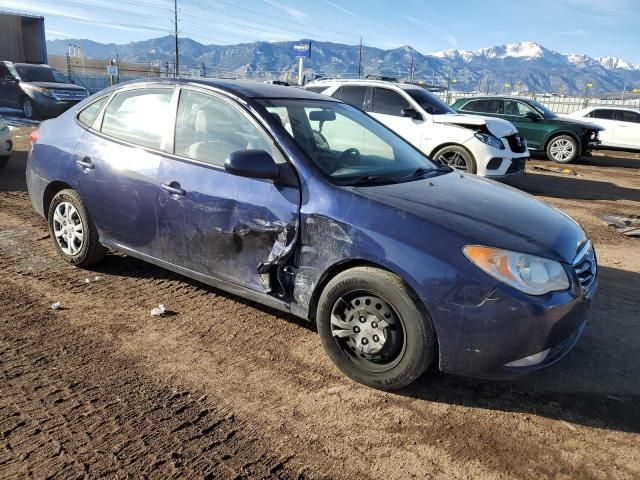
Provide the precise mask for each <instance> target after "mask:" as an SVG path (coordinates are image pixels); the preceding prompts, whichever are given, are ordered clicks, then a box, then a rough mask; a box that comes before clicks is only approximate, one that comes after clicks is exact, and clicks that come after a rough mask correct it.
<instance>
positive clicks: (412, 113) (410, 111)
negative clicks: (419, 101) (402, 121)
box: [400, 107, 422, 120]
mask: <svg viewBox="0 0 640 480" xmlns="http://www.w3.org/2000/svg"><path fill="white" fill-rule="evenodd" d="M400 116H402V117H409V118H415V119H416V120H422V115H420V113H419V112H418V111H417V110H416V109H415V108H412V107H409V108H403V109H402V110H400Z"/></svg>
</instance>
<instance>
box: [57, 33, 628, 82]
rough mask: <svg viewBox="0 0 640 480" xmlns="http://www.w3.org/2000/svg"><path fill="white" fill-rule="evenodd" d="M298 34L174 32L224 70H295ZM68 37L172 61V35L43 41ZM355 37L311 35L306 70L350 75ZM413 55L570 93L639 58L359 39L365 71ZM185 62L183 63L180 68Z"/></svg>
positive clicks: (189, 55) (389, 72) (400, 71)
mask: <svg viewBox="0 0 640 480" xmlns="http://www.w3.org/2000/svg"><path fill="white" fill-rule="evenodd" d="M302 41H308V40H299V41H296V42H275V43H269V42H254V43H245V44H238V45H203V44H200V43H198V42H196V41H194V40H191V39H189V38H181V39H180V46H181V48H180V63H181V65H182V66H183V68H185V69H188V68H189V65H191V66H198V67H200V66H202V65H203V64H204V65H205V68H206V70H207V72H211V71H216V70H217V71H218V72H221V74H224V75H225V76H238V77H244V76H258V77H260V76H265V77H267V76H269V75H278V74H279V75H281V76H283V77H285V78H286V77H287V75H288V76H289V78H294V77H295V72H296V70H297V62H296V59H295V57H294V50H293V45H294V44H296V43H300V42H302ZM69 43H72V44H75V45H78V46H80V47H81V48H82V50H83V52H85V54H86V55H87V56H88V57H91V58H100V59H106V58H113V57H115V54H116V53H117V54H118V55H119V58H120V60H121V61H124V62H162V63H164V62H172V61H173V49H174V40H173V37H170V36H167V37H161V38H156V39H151V40H146V41H142V42H133V43H128V44H124V45H116V44H100V43H96V42H91V41H89V40H77V39H72V40H53V41H48V42H47V50H48V52H49V53H50V54H58V55H64V54H65V52H66V49H67V45H68V44H69ZM358 54H359V46H358V45H345V44H340V43H332V42H316V41H313V44H312V52H311V58H310V59H308V60H307V61H306V62H305V67H306V69H307V75H311V76H313V75H326V76H337V75H341V76H354V75H355V74H356V72H357V68H358ZM412 61H413V72H414V79H416V80H418V79H421V80H424V81H425V82H427V83H436V84H440V85H442V84H447V83H448V82H451V81H455V82H454V83H455V88H456V89H459V90H480V91H487V92H503V91H507V90H508V91H510V90H511V89H518V90H520V91H521V92H526V91H536V92H557V93H566V94H576V93H579V92H582V91H584V89H585V86H586V85H587V84H591V92H593V93H604V92H610V91H619V90H621V89H622V88H624V86H625V85H626V86H627V88H630V87H631V88H634V87H635V88H640V66H637V65H636V66H634V65H632V64H631V63H629V62H627V61H625V60H623V59H621V58H618V57H613V56H611V57H590V56H588V55H584V54H580V53H572V54H563V53H559V52H557V51H555V50H551V49H548V48H546V47H544V46H542V45H540V44H538V43H535V42H520V43H510V44H505V45H498V46H494V47H489V48H480V49H477V50H445V51H441V52H436V53H433V54H430V55H424V54H421V53H419V52H417V51H416V50H415V49H413V48H411V47H410V46H403V47H399V48H395V49H391V50H383V49H379V48H374V47H365V48H364V51H363V66H364V73H365V74H378V75H385V76H393V77H397V78H406V77H407V76H408V72H409V66H410V64H411V62H412ZM186 71H188V70H185V72H186Z"/></svg>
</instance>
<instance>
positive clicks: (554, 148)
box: [547, 135, 580, 163]
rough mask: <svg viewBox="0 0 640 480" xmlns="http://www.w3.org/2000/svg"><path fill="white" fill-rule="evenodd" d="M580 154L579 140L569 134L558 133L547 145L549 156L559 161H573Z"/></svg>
mask: <svg viewBox="0 0 640 480" xmlns="http://www.w3.org/2000/svg"><path fill="white" fill-rule="evenodd" d="M579 154H580V149H579V147H578V142H576V139H575V138H573V137H570V136H569V135H558V136H557V137H554V138H552V139H551V141H549V143H548V145H547V156H548V157H549V158H550V159H551V160H553V161H554V162H557V163H571V162H573V161H574V160H575V159H576V158H578V155H579Z"/></svg>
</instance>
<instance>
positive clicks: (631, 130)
mask: <svg viewBox="0 0 640 480" xmlns="http://www.w3.org/2000/svg"><path fill="white" fill-rule="evenodd" d="M614 118H615V124H616V130H615V132H614V134H613V139H614V142H615V143H616V144H617V145H620V146H623V147H633V148H640V113H636V112H632V111H631V110H616V111H615V117H614Z"/></svg>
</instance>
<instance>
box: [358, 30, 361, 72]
mask: <svg viewBox="0 0 640 480" xmlns="http://www.w3.org/2000/svg"><path fill="white" fill-rule="evenodd" d="M361 76H362V37H360V51H359V52H358V78H361Z"/></svg>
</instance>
